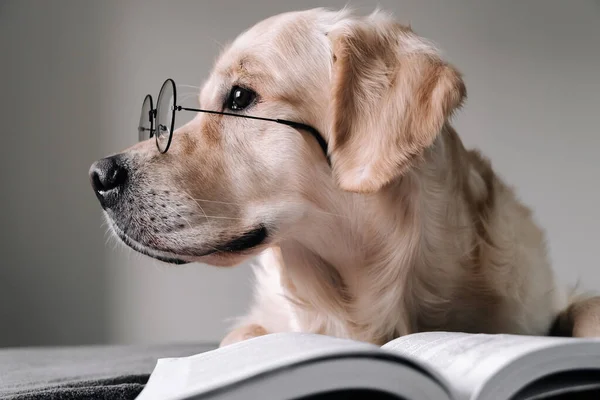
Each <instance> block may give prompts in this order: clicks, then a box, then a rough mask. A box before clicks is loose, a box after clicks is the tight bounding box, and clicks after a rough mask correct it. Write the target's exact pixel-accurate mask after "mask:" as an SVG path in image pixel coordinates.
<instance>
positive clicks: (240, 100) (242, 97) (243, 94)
mask: <svg viewBox="0 0 600 400" xmlns="http://www.w3.org/2000/svg"><path fill="white" fill-rule="evenodd" d="M255 97H256V93H254V92H253V91H252V90H249V89H244V88H242V87H239V86H234V87H233V88H232V89H231V92H230V93H229V98H228V99H227V108H229V109H230V110H235V111H237V110H243V109H244V108H246V107H248V106H249V105H250V104H252V102H253V101H254V98H255Z"/></svg>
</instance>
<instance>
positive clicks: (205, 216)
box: [183, 190, 208, 222]
mask: <svg viewBox="0 0 600 400" xmlns="http://www.w3.org/2000/svg"><path fill="white" fill-rule="evenodd" d="M183 193H184V194H185V195H186V196H188V197H189V198H190V199H191V200H192V201H193V202H194V203H196V205H197V206H198V208H200V211H202V214H204V218H206V222H208V216H207V215H206V212H205V211H204V208H202V206H201V205H200V203H198V202H197V201H196V199H194V198H193V197H192V196H191V195H190V194H189V193H188V192H186V191H185V190H184V191H183Z"/></svg>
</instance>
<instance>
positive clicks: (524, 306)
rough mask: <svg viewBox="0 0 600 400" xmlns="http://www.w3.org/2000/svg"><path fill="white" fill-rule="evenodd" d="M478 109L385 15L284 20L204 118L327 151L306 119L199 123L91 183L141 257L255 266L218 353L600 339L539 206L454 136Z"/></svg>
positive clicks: (213, 99)
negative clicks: (343, 344) (558, 271)
mask: <svg viewBox="0 0 600 400" xmlns="http://www.w3.org/2000/svg"><path fill="white" fill-rule="evenodd" d="M234 89H235V90H237V92H236V94H235V96H234V95H233V94H232V93H233V91H234ZM238 95H239V96H238ZM232 96H234V97H236V96H237V97H236V98H235V99H234V100H233V102H232V100H231V99H232ZM240 96H241V98H243V100H242V102H241V103H240V102H239V99H238V97H240ZM465 98H466V88H465V83H464V81H463V78H462V76H461V73H460V72H459V71H458V70H457V69H456V68H455V67H454V66H452V65H450V64H449V63H447V62H446V61H444V60H443V59H442V58H441V56H440V53H439V52H438V50H436V48H435V46H434V45H433V44H432V43H430V42H429V41H427V40H426V39H424V38H422V37H420V36H418V35H417V34H416V33H414V32H413V30H412V29H411V28H409V27H407V26H404V25H401V24H400V23H398V22H396V21H395V19H394V18H393V17H392V16H390V15H388V14H386V13H383V12H381V11H376V12H374V13H372V14H370V15H367V16H360V15H356V14H354V13H353V12H351V11H349V10H347V9H344V10H342V11H331V10H326V9H312V10H306V11H300V12H291V13H285V14H280V15H277V16H274V17H271V18H268V19H266V20H264V21H262V22H260V23H258V24H257V25H255V26H253V27H252V28H250V29H249V30H247V31H246V32H244V33H242V34H241V35H240V36H239V37H238V38H237V39H236V40H235V41H234V42H233V43H232V44H230V45H229V46H228V47H227V48H226V49H225V50H224V52H223V54H222V55H221V56H220V57H219V59H218V61H217V63H216V65H215V67H214V70H213V72H212V74H211V75H210V77H209V78H208V80H207V81H206V83H205V85H204V87H203V89H202V90H201V93H200V95H199V101H200V105H201V106H202V107H203V108H204V109H210V110H215V111H222V112H230V113H239V114H240V115H242V116H243V115H246V114H247V115H254V116H261V117H264V118H271V119H287V120H294V121H302V122H303V123H306V124H310V125H311V126H314V127H315V130H317V131H318V132H321V134H322V136H323V141H324V142H325V146H326V152H327V153H326V154H323V152H322V151H321V148H320V146H319V142H318V141H317V140H315V138H314V137H313V136H311V135H309V134H307V133H306V132H303V131H302V130H300V129H296V128H295V127H294V126H288V125H285V124H275V123H271V122H265V121H260V120H256V119H249V118H231V117H228V116H227V115H221V114H208V113H203V112H200V113H198V114H197V115H196V116H195V118H194V119H193V120H192V121H191V122H189V123H187V124H186V125H185V126H183V127H181V128H179V129H178V130H177V131H176V132H175V133H174V134H173V138H172V144H171V147H170V150H169V151H168V152H166V153H164V154H162V153H161V152H159V151H157V149H156V147H155V143H154V141H153V140H146V141H142V142H140V143H138V144H136V145H134V146H133V147H131V148H129V149H127V150H125V151H123V152H122V153H120V154H117V155H114V156H111V157H109V158H106V159H103V160H100V161H98V162H96V163H95V164H94V165H93V166H92V168H91V170H90V175H91V177H92V185H93V186H94V190H95V192H96V194H97V195H98V198H99V199H100V202H101V203H102V206H103V207H104V210H105V214H106V217H107V220H108V223H109V226H110V228H111V229H112V231H113V232H114V233H115V234H116V235H117V236H118V237H119V238H121V239H122V240H123V241H124V242H125V243H126V244H128V245H129V246H130V247H132V248H133V249H135V250H136V251H138V252H141V253H143V254H145V255H148V256H150V257H153V258H156V259H159V260H162V261H165V262H171V263H182V262H201V263H206V264H210V265H214V266H221V267H228V266H234V265H238V264H240V263H242V262H243V261H245V260H248V259H249V258H251V257H255V256H256V257H257V258H256V267H255V268H256V286H255V297H254V302H253V304H252V306H251V307H250V309H249V310H248V314H247V315H246V316H244V317H242V318H240V319H239V321H238V323H237V324H236V326H234V327H233V329H232V330H231V332H230V333H229V334H228V335H227V336H226V337H225V338H224V339H223V340H222V342H221V345H222V346H225V345H228V344H230V343H234V342H238V341H241V340H245V339H248V338H252V337H256V336H260V335H265V334H268V333H275V332H285V331H300V332H312V333H319V334H325V335H332V336H337V337H343V338H351V339H356V340H361V341H366V342H371V343H375V344H383V343H385V342H387V341H389V340H391V339H394V338H396V337H398V336H401V335H406V334H410V333H414V332H419V331H428V330H447V331H462V332H481V333H513V334H526V335H548V334H556V335H566V336H571V335H573V336H596V335H599V334H600V301H599V300H598V298H595V297H590V298H583V299H578V298H577V299H572V298H570V296H569V294H568V293H567V291H566V290H565V288H562V287H561V285H560V284H559V283H557V281H556V278H555V275H554V273H553V270H552V268H551V265H550V262H549V260H548V255H547V251H546V246H545V239H544V233H543V231H542V229H541V228H540V227H538V225H537V224H536V222H535V221H534V218H533V216H532V212H531V211H530V209H529V208H528V207H526V206H525V205H523V204H522V203H521V202H520V201H519V200H518V199H517V197H516V196H515V193H514V190H513V189H511V187H509V186H508V185H507V184H505V183H504V182H503V181H502V180H501V179H500V178H499V177H498V176H497V175H496V174H495V173H494V171H493V169H492V167H491V164H490V162H489V161H488V160H487V159H486V158H485V157H483V156H482V155H481V154H480V153H479V152H478V151H475V150H467V149H465V147H464V146H463V144H462V142H461V140H460V138H459V136H458V134H457V132H456V131H455V130H454V129H453V128H452V126H451V125H450V119H451V117H452V115H453V113H454V112H455V111H456V110H458V109H459V108H460V107H461V105H462V104H463V102H464V100H465ZM107 180H108V181H110V182H108V183H107V182H106V181H107ZM115 182H116V183H115Z"/></svg>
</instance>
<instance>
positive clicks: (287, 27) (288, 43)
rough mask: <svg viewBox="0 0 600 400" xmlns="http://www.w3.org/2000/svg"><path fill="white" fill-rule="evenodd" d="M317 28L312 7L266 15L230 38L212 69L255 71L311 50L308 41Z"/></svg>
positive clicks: (227, 72)
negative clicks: (263, 18)
mask: <svg viewBox="0 0 600 400" xmlns="http://www.w3.org/2000/svg"><path fill="white" fill-rule="evenodd" d="M319 30H320V27H319V18H318V12H317V11H316V10H309V11H301V12H291V13H284V14H279V15H276V16H273V17H270V18H267V19H265V20H263V21H261V22H259V23H257V24H256V25H254V26H253V27H251V28H250V29H248V30H247V31H245V32H244V33H242V34H240V35H239V36H238V37H237V38H236V39H235V40H234V41H233V43H232V44H231V45H230V46H229V47H228V48H227V49H226V50H225V51H224V53H223V54H222V55H221V57H220V58H219V60H218V61H217V64H216V71H217V72H218V73H219V74H221V75H231V74H235V73H237V72H240V70H242V72H247V73H259V72H260V71H261V70H263V69H264V68H265V67H267V66H274V65H275V64H277V62H278V61H282V59H285V58H291V57H295V56H302V54H300V53H306V52H310V51H311V46H310V43H311V42H314V40H313V39H314V37H315V35H318V34H319ZM321 30H322V29H321ZM322 35H324V32H323V33H322Z"/></svg>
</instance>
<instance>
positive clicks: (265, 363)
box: [138, 333, 440, 400]
mask: <svg viewBox="0 0 600 400" xmlns="http://www.w3.org/2000/svg"><path fill="white" fill-rule="evenodd" d="M348 356H355V357H365V356H371V358H373V359H377V358H381V359H387V360H388V362H392V361H393V362H398V363H403V359H402V358H401V357H400V356H397V355H396V356H395V360H392V357H390V356H388V355H386V353H383V352H382V351H381V349H380V348H379V347H378V346H375V345H372V344H368V343H361V342H356V341H352V340H345V339H337V338H333V337H328V336H322V335H314V334H302V333H289V334H285V333H282V334H272V335H267V336H262V337H258V338H254V339H250V340H247V341H244V342H240V343H236V344H233V345H230V346H226V347H224V348H221V349H218V350H214V351H211V352H207V353H203V354H198V355H195V356H191V357H184V358H173V359H160V360H159V361H158V363H157V366H156V368H155V370H154V371H153V372H152V374H151V376H150V379H149V381H148V384H147V385H146V387H145V388H144V390H143V391H142V392H141V394H140V396H139V397H138V399H139V400H150V399H162V400H164V399H175V398H186V396H190V395H192V394H194V395H197V394H199V393H208V392H211V391H214V390H216V389H223V388H226V387H228V386H231V385H233V384H238V383H239V382H242V381H246V382H247V381H248V380H250V379H251V378H256V377H258V376H264V374H266V373H268V372H271V371H275V370H277V369H280V368H285V367H289V366H291V365H298V364H299V363H301V362H304V361H308V360H313V361H314V360H316V359H324V358H327V357H329V358H336V357H348ZM405 364H406V365H407V366H409V365H411V364H412V363H410V362H408V361H406V362H405ZM409 368H411V369H414V371H415V373H416V374H420V375H422V376H423V379H424V380H425V379H427V380H429V381H430V382H432V383H434V384H435V385H436V386H437V381H436V380H435V379H433V378H431V375H430V374H428V373H427V372H426V371H425V370H423V367H421V368H418V367H417V366H414V367H413V366H410V367H409ZM398 379H400V378H398ZM438 390H440V389H438Z"/></svg>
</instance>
